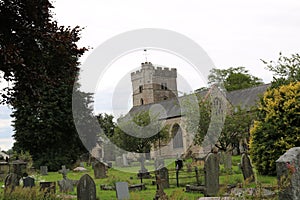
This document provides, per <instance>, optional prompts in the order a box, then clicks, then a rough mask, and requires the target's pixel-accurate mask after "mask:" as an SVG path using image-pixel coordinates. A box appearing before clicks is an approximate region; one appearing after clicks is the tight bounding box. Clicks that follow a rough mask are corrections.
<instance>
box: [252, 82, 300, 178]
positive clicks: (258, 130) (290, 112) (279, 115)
mask: <svg viewBox="0 0 300 200" xmlns="http://www.w3.org/2000/svg"><path fill="white" fill-rule="evenodd" d="M295 146H300V82H293V83H290V84H288V85H283V86H280V87H279V88H274V89H270V90H268V91H267V92H266V93H265V94H264V96H263V97H262V99H261V101H260V104H259V106H258V119H257V121H255V122H254V125H253V127H252V129H251V130H250V155H251V158H252V161H253V163H254V165H255V167H256V169H257V170H258V172H259V173H261V174H264V175H267V174H268V175H275V174H276V163H275V161H276V160H277V159H278V158H279V157H280V156H281V155H282V154H284V153H285V152H286V150H288V149H290V148H292V147H295Z"/></svg>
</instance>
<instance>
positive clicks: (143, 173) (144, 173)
mask: <svg viewBox="0 0 300 200" xmlns="http://www.w3.org/2000/svg"><path fill="white" fill-rule="evenodd" d="M138 161H139V162H140V163H141V169H140V170H139V173H138V174H137V175H138V177H139V178H141V183H142V179H143V178H151V175H150V172H149V171H148V169H146V167H145V157H144V155H141V157H140V158H139V159H138Z"/></svg>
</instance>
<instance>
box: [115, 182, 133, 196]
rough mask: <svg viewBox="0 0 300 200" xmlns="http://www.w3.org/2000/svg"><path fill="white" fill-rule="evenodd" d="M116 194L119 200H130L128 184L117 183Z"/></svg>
mask: <svg viewBox="0 0 300 200" xmlns="http://www.w3.org/2000/svg"><path fill="white" fill-rule="evenodd" d="M116 194H117V199H118V200H126V199H129V197H130V196H129V189H128V183H127V182H116Z"/></svg>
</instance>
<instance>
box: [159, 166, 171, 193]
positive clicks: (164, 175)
mask: <svg viewBox="0 0 300 200" xmlns="http://www.w3.org/2000/svg"><path fill="white" fill-rule="evenodd" d="M156 174H157V175H158V176H159V177H160V179H161V181H162V184H161V186H162V187H163V188H164V189H165V188H169V187H170V184H169V171H168V169H167V168H166V167H163V168H161V169H159V170H157V171H156Z"/></svg>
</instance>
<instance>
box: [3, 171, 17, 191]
mask: <svg viewBox="0 0 300 200" xmlns="http://www.w3.org/2000/svg"><path fill="white" fill-rule="evenodd" d="M19 185H20V177H19V176H18V175H17V174H15V173H10V174H8V175H7V176H6V177H5V180H4V187H5V190H7V189H9V188H10V189H11V190H14V189H15V187H16V186H19Z"/></svg>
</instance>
